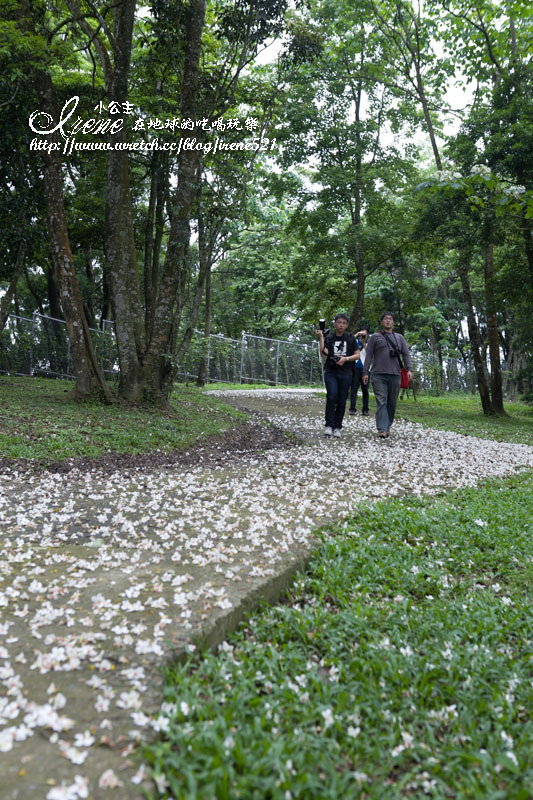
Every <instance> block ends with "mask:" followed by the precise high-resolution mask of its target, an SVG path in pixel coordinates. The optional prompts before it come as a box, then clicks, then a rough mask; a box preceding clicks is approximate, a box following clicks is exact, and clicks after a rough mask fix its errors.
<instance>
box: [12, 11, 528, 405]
mask: <svg viewBox="0 0 533 800" xmlns="http://www.w3.org/2000/svg"><path fill="white" fill-rule="evenodd" d="M269 54H271V55H269ZM532 56H533V10H532V8H531V4H530V2H529V0H505V2H501V1H499V0H468V1H467V0H428V2H425V3H423V4H422V3H419V2H415V0H363V2H358V3H354V2H350V1H349V0H340V2H339V0H336V1H335V2H333V1H332V0H306V1H305V2H304V1H303V0H301V2H296V3H291V4H289V3H288V2H286V0H216V2H215V1H214V0H188V2H181V0H180V1H177V2H172V3H167V2H162V1H161V2H160V0H153V2H152V3H151V4H150V5H149V6H145V5H142V4H140V3H137V2H136V0H119V2H117V3H113V4H108V3H104V2H101V1H100V0H97V2H93V1H92V0H54V2H50V0H9V1H8V2H6V3H4V4H3V7H2V10H1V11H0V61H1V67H2V74H3V79H2V84H1V87H0V104H1V106H2V110H3V114H2V117H1V118H0V126H1V144H0V147H1V149H2V153H1V158H0V165H1V166H0V170H1V175H2V179H3V180H2V182H1V188H0V204H1V208H2V223H3V224H2V227H1V229H0V237H1V242H2V245H3V246H2V248H1V252H2V255H1V257H0V281H1V282H2V286H3V287H5V291H4V293H3V296H2V298H1V305H0V324H1V326H2V327H3V325H4V324H5V319H6V316H7V314H8V313H9V311H10V310H15V311H16V312H17V313H18V314H20V315H23V316H24V315H25V316H31V314H32V312H33V311H34V310H36V309H37V310H39V311H40V312H41V313H46V314H49V315H50V316H52V317H55V318H62V319H64V320H65V322H66V324H67V330H68V335H69V339H70V341H71V349H72V353H73V355H74V360H75V369H76V382H75V389H74V393H75V394H76V396H79V397H82V396H84V395H86V394H89V393H93V392H100V393H101V394H102V395H103V396H104V397H105V398H106V399H107V400H109V401H111V400H112V397H111V393H110V390H109V388H108V387H107V384H106V382H105V380H104V377H103V373H102V370H101V366H100V364H99V361H98V357H97V354H96V353H95V350H94V346H93V341H92V334H91V329H94V328H97V327H102V326H103V325H104V324H108V322H107V321H109V320H112V321H113V323H114V329H115V333H116V338H117V345H118V357H119V366H120V384H119V396H120V397H121V398H123V399H125V400H128V401H130V402H141V401H142V402H152V403H156V404H159V405H165V403H166V402H167V399H168V395H169V392H170V388H171V387H172V385H173V383H174V381H175V376H176V371H177V367H178V365H179V363H180V362H181V361H182V360H183V358H184V356H185V354H186V352H187V349H188V348H189V346H190V343H191V340H192V336H193V332H194V330H195V329H197V328H200V329H202V330H203V331H204V332H205V334H206V335H208V334H209V333H210V332H213V333H222V334H225V335H228V336H230V337H233V338H237V337H238V336H240V333H241V331H242V330H247V331H248V332H250V333H254V334H257V335H264V336H267V337H271V338H284V337H290V338H295V339H304V340H309V337H310V335H311V332H312V330H313V328H314V325H315V323H316V321H317V319H318V318H319V317H330V316H331V315H333V314H334V313H335V312H336V311H339V310H342V311H345V312H346V313H348V314H349V316H350V324H351V326H352V329H354V330H357V328H358V327H359V326H360V325H361V324H362V323H366V324H370V327H371V328H372V327H373V326H375V324H376V323H377V319H378V318H379V313H380V311H382V310H383V309H384V308H385V307H387V308H390V309H391V310H394V312H395V314H396V315H397V319H398V325H399V328H400V330H402V331H405V332H406V333H408V335H409V337H410V341H411V344H412V345H413V346H414V347H415V348H416V349H417V351H419V352H420V353H422V354H427V355H430V356H431V358H432V359H433V360H434V362H435V363H436V365H437V369H438V370H440V374H441V377H442V381H441V382H442V386H444V385H445V373H446V369H447V368H448V365H449V361H450V359H456V360H459V362H461V361H462V362H463V364H464V365H469V366H471V367H472V368H473V369H475V373H476V383H477V386H478V389H479V392H480V396H481V400H482V404H483V409H484V411H485V413H487V414H490V413H504V398H505V397H506V396H509V397H513V398H514V397H516V396H517V395H521V396H523V397H525V398H529V399H531V398H532V397H533V389H532V382H533V371H532V368H531V355H532V351H533V326H531V324H530V321H529V313H530V312H529V309H530V308H531V300H532V298H533V155H532V154H533V91H532V90H533V58H532Z"/></svg>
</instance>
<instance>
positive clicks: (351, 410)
mask: <svg viewBox="0 0 533 800" xmlns="http://www.w3.org/2000/svg"><path fill="white" fill-rule="evenodd" d="M348 414H357V409H356V408H351V409H350V410H349V411H348Z"/></svg>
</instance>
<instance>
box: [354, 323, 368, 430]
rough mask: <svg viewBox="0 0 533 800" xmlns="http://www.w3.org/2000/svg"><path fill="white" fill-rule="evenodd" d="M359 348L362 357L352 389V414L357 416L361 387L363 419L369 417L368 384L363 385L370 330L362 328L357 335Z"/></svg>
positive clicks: (357, 363) (355, 367)
mask: <svg viewBox="0 0 533 800" xmlns="http://www.w3.org/2000/svg"><path fill="white" fill-rule="evenodd" d="M355 339H356V341H357V347H358V348H359V353H360V356H359V358H358V359H357V361H356V362H355V365H354V370H353V377H352V387H351V389H350V414H357V392H358V391H359V387H361V394H362V396H363V417H368V413H369V412H368V395H369V391H368V383H363V366H364V363H365V358H366V344H367V341H368V328H365V327H363V328H361V330H360V331H357V333H356V334H355Z"/></svg>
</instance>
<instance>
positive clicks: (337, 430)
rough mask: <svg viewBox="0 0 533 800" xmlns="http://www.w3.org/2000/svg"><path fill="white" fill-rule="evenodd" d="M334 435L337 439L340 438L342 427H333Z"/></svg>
mask: <svg viewBox="0 0 533 800" xmlns="http://www.w3.org/2000/svg"><path fill="white" fill-rule="evenodd" d="M333 436H334V437H335V438H336V439H340V436H341V432H340V429H339V428H333Z"/></svg>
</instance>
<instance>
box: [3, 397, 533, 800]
mask: <svg viewBox="0 0 533 800" xmlns="http://www.w3.org/2000/svg"><path fill="white" fill-rule="evenodd" d="M225 399H226V400H227V401H229V402H232V403H234V404H235V405H239V406H240V407H245V408H249V409H255V410H258V411H261V412H262V413H263V414H264V415H266V416H267V417H268V418H269V419H270V420H272V421H273V422H274V423H275V424H277V425H279V426H281V427H283V428H285V429H287V430H291V431H295V432H296V433H297V434H298V436H299V437H300V438H301V439H302V440H303V443H302V444H301V446H299V447H294V448H291V449H284V450H270V451H265V452H263V453H254V454H253V455H250V454H243V455H242V457H241V458H238V459H236V460H233V461H231V462H230V463H227V464H226V465H223V466H217V467H209V466H207V467H206V466H198V467H194V468H191V469H188V470H186V471H183V470H178V469H176V468H172V469H158V470H157V471H154V472H150V473H147V472H142V473H141V472H134V471H130V472H121V473H114V474H112V475H103V474H102V473H100V474H99V473H98V472H97V471H95V472H91V473H78V472H76V471H72V472H69V473H67V474H60V475H57V474H53V475H52V474H48V473H44V474H40V475H38V476H32V477H28V476H22V475H18V474H17V473H16V472H11V473H9V474H7V475H4V476H3V477H2V479H1V483H0V533H1V538H0V541H1V545H0V546H1V548H2V553H1V556H2V558H1V564H2V584H1V586H0V612H1V617H0V775H1V776H2V779H1V780H2V793H1V797H2V800H15V798H17V800H22V799H23V800H41V798H42V799H43V800H45V799H46V800H65V798H68V800H77V798H94V799H95V800H96V799H97V798H103V797H113V798H120V800H122V799H123V798H124V799H126V798H127V800H132V799H133V800H136V799H137V798H141V797H142V791H141V784H142V781H143V769H144V768H143V765H142V763H141V760H140V759H139V756H138V752H137V755H136V752H135V751H136V749H137V751H138V743H139V742H140V741H141V740H142V739H143V738H146V737H147V736H150V735H154V731H155V732H157V731H159V730H164V728H165V725H166V724H167V723H166V719H167V718H166V716H165V708H163V711H162V712H161V713H160V708H161V674H160V667H161V664H162V663H163V662H164V661H165V659H169V658H174V657H176V656H180V655H183V653H184V652H185V650H186V649H187V648H188V647H189V646H191V645H192V646H194V643H195V642H198V640H199V638H201V639H202V640H203V641H207V642H208V643H209V644H211V645H214V644H216V643H217V642H220V641H222V639H223V638H224V637H225V635H226V634H227V632H228V631H229V630H231V629H232V628H233V627H234V626H235V624H236V622H237V621H238V620H239V619H240V618H241V617H242V615H243V613H244V612H245V611H246V610H247V609H248V608H249V607H250V606H251V605H252V604H253V603H254V602H256V601H257V600H258V599H260V598H266V599H268V600H274V599H276V598H277V597H279V596H280V594H281V593H282V591H283V589H284V588H285V586H286V585H287V583H288V581H289V580H290V577H291V575H292V574H293V572H294V570H295V569H296V568H298V567H300V566H301V565H303V564H304V563H305V561H306V559H307V558H308V556H309V553H310V551H311V549H312V547H313V544H314V542H315V541H316V539H315V538H314V536H313V530H314V529H316V527H317V525H318V524H320V523H321V522H323V521H329V520H331V519H336V518H342V517H346V516H348V515H349V514H351V513H364V506H365V504H367V503H368V502H371V501H373V500H375V499H378V498H381V497H386V496H393V495H400V496H401V495H403V494H405V493H414V494H417V495H422V494H427V493H433V492H435V491H439V490H440V489H442V488H453V487H456V486H460V485H472V484H474V483H475V482H476V481H477V480H478V478H479V477H481V476H485V475H486V476H490V475H494V476H503V475H506V474H509V473H512V472H514V471H516V470H517V469H519V468H523V467H526V466H529V467H531V466H533V448H532V447H527V446H525V445H511V444H500V443H496V442H489V441H484V440H479V439H474V438H472V437H467V436H461V435H458V434H452V433H445V432H442V431H431V430H428V429H423V428H421V427H420V426H418V425H414V424H411V423H402V422H399V423H397V424H396V425H395V426H394V429H393V433H392V436H391V438H390V439H389V440H387V441H385V442H384V441H379V440H378V439H377V438H376V436H375V428H374V422H373V419H371V418H370V419H365V418H360V417H350V418H348V419H347V422H346V426H345V430H344V431H343V436H342V438H341V439H340V440H333V441H329V440H325V439H324V438H323V436H322V431H323V405H324V398H323V397H321V396H320V395H316V394H313V393H309V392H305V391H295V390H292V391H280V390H265V391H260V392H245V393H244V392H239V393H234V394H232V395H231V397H228V396H226V397H225ZM233 455H235V454H233ZM362 487H365V488H362Z"/></svg>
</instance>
